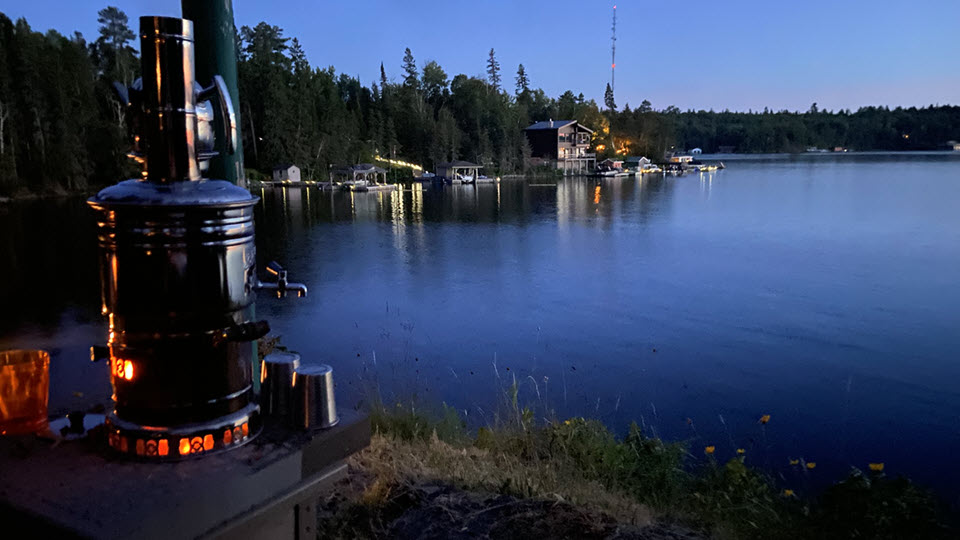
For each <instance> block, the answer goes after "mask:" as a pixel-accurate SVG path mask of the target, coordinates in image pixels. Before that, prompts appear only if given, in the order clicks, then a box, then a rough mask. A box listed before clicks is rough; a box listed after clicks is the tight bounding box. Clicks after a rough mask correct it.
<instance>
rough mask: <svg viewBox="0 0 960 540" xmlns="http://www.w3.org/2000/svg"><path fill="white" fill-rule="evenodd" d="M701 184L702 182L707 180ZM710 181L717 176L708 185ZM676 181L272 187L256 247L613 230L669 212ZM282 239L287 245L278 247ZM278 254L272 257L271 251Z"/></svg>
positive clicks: (260, 212) (265, 195)
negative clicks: (432, 234) (476, 231)
mask: <svg viewBox="0 0 960 540" xmlns="http://www.w3.org/2000/svg"><path fill="white" fill-rule="evenodd" d="M701 181H702V182H703V179H701ZM706 181H707V182H708V184H707V185H709V182H711V181H712V175H711V176H710V177H709V178H708V180H706ZM673 185H674V184H673V182H671V181H669V180H667V179H665V178H664V177H662V176H655V177H644V178H629V179H622V178H619V179H610V180H597V179H592V178H568V179H565V180H562V181H547V182H544V181H542V180H536V179H529V180H511V181H502V182H499V183H497V184H480V185H461V186H436V185H430V184H413V185H412V186H409V187H404V188H403V189H400V190H397V191H379V192H366V193H364V192H353V191H349V192H345V191H332V192H331V191H319V190H316V189H299V188H298V189H292V188H274V189H264V190H261V191H260V197H261V199H262V203H261V205H259V206H258V208H257V236H258V245H260V246H261V250H263V248H264V245H268V246H269V247H267V248H266V249H267V250H269V251H271V256H272V257H281V258H282V256H283V250H282V249H280V248H282V246H283V245H284V243H285V240H286V239H288V238H290V237H291V236H292V235H297V234H300V233H303V232H304V231H307V230H309V229H311V228H312V227H314V226H316V225H319V224H322V223H342V222H353V223H389V224H390V225H391V228H392V231H393V234H394V236H395V237H396V242H397V247H398V249H404V248H405V246H406V243H405V238H406V237H407V236H409V235H411V234H421V233H418V232H417V231H418V230H419V231H422V229H420V228H421V227H422V226H423V225H424V224H427V223H439V222H453V223H507V224H514V225H520V226H523V225H524V224H528V223H532V222H553V223H556V224H557V225H558V226H560V227H563V226H566V225H568V224H570V223H576V222H584V223H594V224H596V225H598V226H600V227H609V226H610V225H611V224H612V223H614V222H615V221H616V220H617V219H619V218H622V217H624V216H627V215H631V216H632V215H635V216H637V217H638V218H639V220H640V221H641V222H643V221H645V220H647V219H649V218H650V217H651V216H655V215H660V214H663V213H665V212H668V211H669V205H668V204H666V201H667V199H668V198H669V196H670V193H671V191H672V189H673ZM278 240H281V241H280V242H278ZM275 248H276V249H280V251H276V252H273V249H275Z"/></svg>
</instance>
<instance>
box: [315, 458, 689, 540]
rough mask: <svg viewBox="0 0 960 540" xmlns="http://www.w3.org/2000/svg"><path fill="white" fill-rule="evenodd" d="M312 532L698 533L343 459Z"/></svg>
mask: <svg viewBox="0 0 960 540" xmlns="http://www.w3.org/2000/svg"><path fill="white" fill-rule="evenodd" d="M318 510H320V512H319V516H318V517H319V523H318V532H319V537H320V538H397V539H418V540H428V539H441V538H443V539H448V538H449V539H465V538H489V539H522V540H535V539H536V540H540V539H547V538H578V539H579V538H582V539H642V540H694V539H702V538H706V537H705V536H702V535H700V534H698V533H696V532H694V531H691V530H690V529H687V528H685V527H683V526H680V525H677V524H669V523H657V522H650V523H647V524H644V525H636V524H630V523H623V522H618V521H617V520H616V519H614V518H613V517H611V516H609V515H608V514H605V513H603V512H600V511H596V510H588V509H585V508H582V507H579V506H575V505H573V504H570V503H568V502H566V501H563V500H559V498H558V499H556V500H548V499H543V498H516V497H512V496H507V495H499V494H494V493H488V492H481V491H471V490H465V489H460V488H457V487H454V486H452V485H450V484H447V483H444V482H440V481H435V480H426V481H421V480H417V479H413V478H405V479H403V480H401V481H397V479H391V480H389V481H384V479H383V478H382V477H380V476H378V475H376V474H374V473H372V472H371V471H369V470H366V469H364V468H363V467H362V466H357V465H356V464H351V472H350V475H349V477H348V478H346V479H345V480H343V481H341V482H340V483H339V484H338V485H337V486H336V489H335V490H334V491H333V492H331V493H330V494H329V495H327V496H326V497H325V498H324V499H323V500H321V504H320V507H319V508H318Z"/></svg>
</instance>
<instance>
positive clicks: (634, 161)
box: [623, 156, 651, 171]
mask: <svg viewBox="0 0 960 540" xmlns="http://www.w3.org/2000/svg"><path fill="white" fill-rule="evenodd" d="M623 161H624V165H626V167H627V168H628V169H630V170H631V171H633V170H636V171H639V170H640V169H642V168H643V167H644V166H646V165H650V163H651V162H650V159H649V158H647V157H644V156H630V157H628V158H627V159H625V160H623Z"/></svg>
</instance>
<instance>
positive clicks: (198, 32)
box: [180, 0, 260, 392]
mask: <svg viewBox="0 0 960 540" xmlns="http://www.w3.org/2000/svg"><path fill="white" fill-rule="evenodd" d="M180 9H181V10H183V18H184V19H190V20H191V21H193V32H194V48H193V50H194V59H195V61H196V66H197V71H196V73H197V81H199V82H200V84H203V85H207V84H210V81H212V80H213V76H214V75H220V76H221V77H223V80H224V82H226V83H227V90H229V91H230V99H231V101H232V102H233V114H234V115H235V116H236V120H237V148H236V151H234V153H233V154H227V153H226V152H224V151H223V149H224V146H223V143H222V142H221V143H218V144H217V147H218V150H219V151H220V153H219V154H218V155H217V156H216V157H214V158H213V159H211V160H210V174H209V176H210V178H217V179H222V180H226V181H228V182H231V183H234V184H237V185H238V186H241V187H247V177H246V175H245V174H244V172H243V137H242V136H241V133H242V132H243V130H242V129H241V128H240V126H242V125H243V124H242V123H241V122H240V87H239V84H238V83H237V59H238V57H237V38H236V26H235V25H234V22H233V4H232V0H182V1H181V3H180ZM214 111H215V114H216V119H215V122H214V125H215V126H218V127H217V128H215V129H216V130H217V132H216V137H217V141H226V140H227V139H226V137H225V136H224V134H223V133H221V129H222V128H220V127H219V126H222V125H223V123H222V122H221V121H220V111H219V109H218V108H217V107H214ZM248 310H249V312H248V313H246V316H247V317H248V320H251V321H252V320H254V319H255V315H256V313H255V310H256V305H255V304H251V305H250V307H249V308H248ZM251 347H253V366H252V370H253V389H254V392H259V391H260V358H259V355H258V354H257V342H256V341H255V342H253V344H252V345H251Z"/></svg>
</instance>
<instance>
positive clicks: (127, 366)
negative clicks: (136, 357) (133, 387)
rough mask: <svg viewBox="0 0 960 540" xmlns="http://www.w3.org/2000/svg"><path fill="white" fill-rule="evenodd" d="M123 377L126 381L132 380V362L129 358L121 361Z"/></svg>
mask: <svg viewBox="0 0 960 540" xmlns="http://www.w3.org/2000/svg"><path fill="white" fill-rule="evenodd" d="M123 378H124V379H126V380H128V381H132V380H133V362H131V361H129V360H124V361H123Z"/></svg>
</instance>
